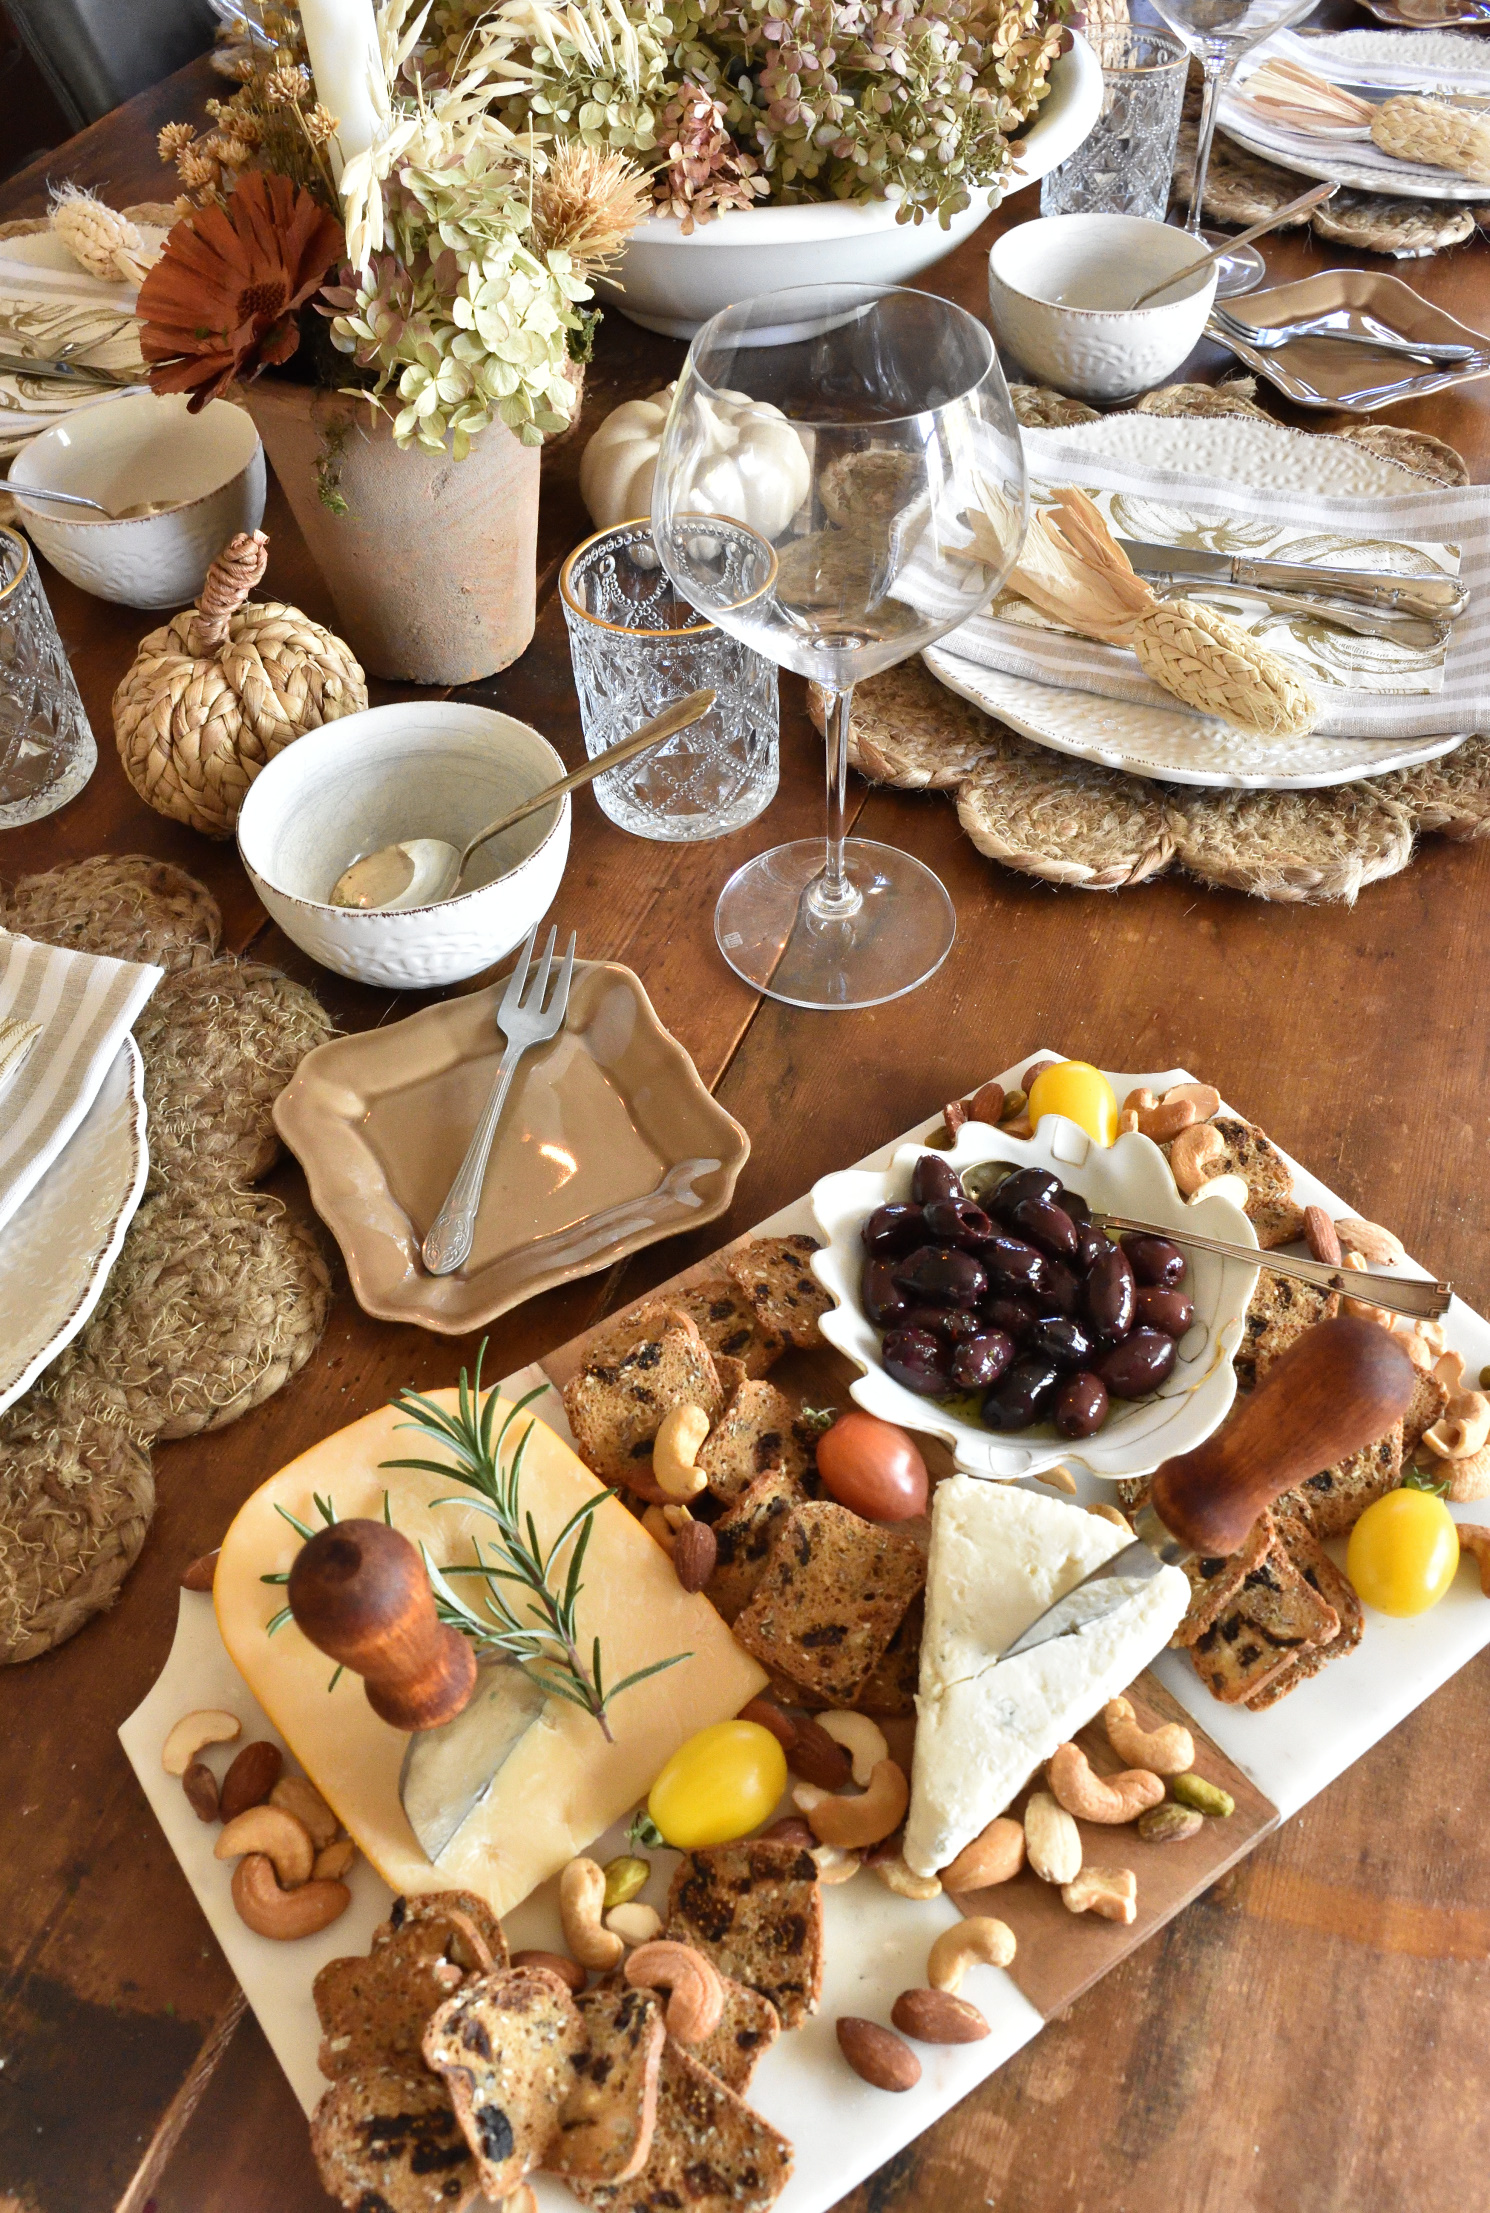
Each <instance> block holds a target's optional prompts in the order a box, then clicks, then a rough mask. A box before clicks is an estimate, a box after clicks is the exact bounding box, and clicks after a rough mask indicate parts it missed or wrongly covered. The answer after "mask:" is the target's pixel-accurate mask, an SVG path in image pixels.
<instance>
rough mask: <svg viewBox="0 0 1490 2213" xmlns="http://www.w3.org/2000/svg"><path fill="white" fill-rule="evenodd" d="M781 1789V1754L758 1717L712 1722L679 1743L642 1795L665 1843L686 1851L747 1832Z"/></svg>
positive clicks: (771, 1808) (783, 1767)
mask: <svg viewBox="0 0 1490 2213" xmlns="http://www.w3.org/2000/svg"><path fill="white" fill-rule="evenodd" d="M785 1789H786V1754H785V1753H784V1752H783V1751H782V1749H781V1746H780V1745H779V1744H778V1743H777V1741H776V1739H775V1737H773V1736H772V1734H771V1732H770V1730H769V1729H763V1728H762V1727H761V1725H760V1723H759V1722H758V1721H716V1722H715V1723H714V1725H713V1727H712V1728H709V1729H700V1730H699V1732H698V1735H697V1736H693V1737H690V1738H689V1739H688V1742H687V1743H686V1744H680V1745H679V1746H678V1749H677V1751H676V1752H675V1753H674V1754H673V1756H672V1758H671V1759H670V1760H669V1761H668V1763H667V1765H666V1767H665V1768H664V1769H663V1770H662V1773H661V1774H660V1775H659V1776H658V1778H657V1780H656V1782H655V1783H654V1784H653V1785H652V1792H651V1796H650V1797H649V1798H648V1800H647V1811H648V1813H649V1814H650V1815H651V1816H652V1819H653V1820H654V1821H655V1822H656V1824H657V1826H658V1828H659V1829H660V1830H661V1831H662V1833H663V1835H664V1836H665V1837H666V1839H667V1841H668V1843H669V1844H671V1845H674V1846H676V1848H677V1849H678V1851H680V1852H691V1851H693V1850H694V1849H695V1847H697V1846H698V1845H701V1844H728V1843H730V1842H731V1841H732V1840H733V1839H734V1838H735V1837H737V1836H748V1835H749V1834H750V1831H751V1830H752V1829H758V1828H759V1827H760V1825H761V1823H762V1822H763V1821H767V1820H769V1819H770V1817H771V1815H772V1813H774V1811H775V1809H776V1806H777V1803H778V1801H779V1799H780V1797H781V1794H782V1792H783V1791H784V1790H785Z"/></svg>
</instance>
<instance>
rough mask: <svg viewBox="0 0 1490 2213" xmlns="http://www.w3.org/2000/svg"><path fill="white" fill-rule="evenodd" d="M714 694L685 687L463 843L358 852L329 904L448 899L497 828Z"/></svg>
mask: <svg viewBox="0 0 1490 2213" xmlns="http://www.w3.org/2000/svg"><path fill="white" fill-rule="evenodd" d="M714 698H715V694H714V693H713V692H712V691H710V690H709V689H708V688H707V687H705V688H704V689H703V690H701V691H696V692H690V693H689V694H688V696H687V698H686V699H680V700H677V701H676V702H675V703H674V705H672V706H671V707H666V708H664V709H663V711H662V713H661V714H660V715H654V716H653V717H652V719H651V721H650V722H644V723H643V724H642V726H641V728H640V730H633V732H632V733H631V736H630V737H629V738H622V740H621V742H620V744H619V745H612V746H607V748H606V750H605V751H604V752H603V753H597V754H596V755H595V757H594V759H593V760H589V761H585V762H583V763H582V764H581V766H580V767H579V768H576V769H573V770H572V771H571V772H570V774H569V775H568V776H561V777H560V778H559V780H558V782H557V783H554V784H546V785H545V786H544V788H543V790H542V791H540V792H535V793H534V794H533V796H532V798H531V799H525V800H524V801H523V802H522V805H521V806H520V807H513V808H511V809H509V811H508V812H507V813H506V814H504V815H498V817H497V819H496V821H495V822H489V823H488V824H487V825H486V828H485V829H484V830H478V831H477V832H476V835H475V837H473V838H472V839H471V841H470V843H469V844H468V845H466V846H465V847H464V848H460V847H457V846H454V845H450V844H448V843H447V841H446V840H445V839H444V838H403V839H400V840H399V841H398V843H396V844H394V845H380V846H379V847H378V849H377V851H376V852H375V853H364V854H362V855H360V856H359V858H358V859H357V860H355V861H351V862H349V863H348V865H347V866H346V867H345V868H344V869H343V870H342V872H341V874H340V875H339V876H338V877H337V879H336V882H335V883H334V884H333V885H332V887H331V898H330V904H331V905H332V906H333V907H376V908H390V907H393V908H397V907H433V906H438V905H439V904H440V902H441V901H442V900H445V899H453V898H454V897H455V895H456V893H457V892H458V891H459V889H460V883H461V878H462V877H463V876H464V874H465V872H466V868H467V866H468V865H469V862H470V859H471V855H472V854H473V853H474V852H475V851H476V850H477V849H478V847H480V846H483V845H485V844H486V843H487V842H488V841H489V840H490V839H491V838H494V837H497V836H499V835H500V833H501V832H502V831H503V830H510V829H511V828H512V827H513V825H514V824H515V823H518V822H525V821H526V820H527V818H528V816H529V815H532V814H537V813H538V811H539V809H540V808H542V807H547V806H550V805H551V804H552V803H553V801H554V800H556V799H562V798H563V796H564V794H565V792H567V791H578V790H579V788H580V786H581V785H582V784H589V783H593V781H594V780H595V778H596V777H597V776H603V775H604V774H605V772H606V770H607V769H610V768H622V767H624V766H625V764H626V762H627V761H633V760H635V759H636V756H637V755H638V754H639V753H646V752H648V751H649V750H650V748H651V747H652V746H654V745H661V743H662V741H663V739H664V738H672V737H676V736H677V734H678V732H679V731H680V730H686V729H688V728H689V726H690V725H691V724H693V723H695V722H698V721H701V720H702V718H703V717H704V716H705V715H706V714H707V713H708V712H709V709H710V708H711V707H712V706H713V704H714Z"/></svg>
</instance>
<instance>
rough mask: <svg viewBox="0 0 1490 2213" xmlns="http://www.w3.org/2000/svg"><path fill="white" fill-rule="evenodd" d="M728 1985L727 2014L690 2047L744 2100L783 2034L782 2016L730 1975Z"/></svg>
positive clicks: (701, 2064) (709, 2068)
mask: <svg viewBox="0 0 1490 2213" xmlns="http://www.w3.org/2000/svg"><path fill="white" fill-rule="evenodd" d="M720 1979H721V1981H722V1982H723V1984H724V2011H723V2012H722V2013H721V2014H720V2016H719V2023H718V2026H717V2027H716V2028H715V2029H713V2030H712V2031H711V2032H710V2034H709V2035H708V2036H706V2037H705V2038H704V2039H703V2041H702V2042H701V2043H699V2044H691V2045H690V2046H689V2047H688V2048H689V2050H690V2051H691V2052H692V2054H693V2057H694V2058H695V2059H696V2060H697V2061H698V2063H699V2065H700V2066H701V2067H707V2068H708V2070H709V2073H710V2074H711V2075H715V2076H717V2077H718V2079H719V2080H720V2082H722V2083H723V2084H724V2086H725V2088H726V2089H727V2090H733V2091H734V2092H735V2094H736V2096H737V2097H743V2096H744V2094H745V2092H746V2090H748V2089H749V2087H750V2078H751V2076H752V2075H753V2074H754V2073H755V2069H756V2063H757V2061H758V2060H759V2058H760V2056H761V2054H762V2052H765V2051H769V2049H770V2047H771V2046H772V2045H773V2044H774V2043H775V2041H776V2039H777V2037H778V2036H779V2035H780V2034H781V2016H780V2014H779V2013H778V2012H777V2011H776V2008H775V2007H774V2006H773V2005H772V2003H771V2001H770V1999H769V1998H763V1997H762V1996H761V1994H760V1992H759V1991H758V1990H751V1989H749V1988H748V1987H747V1985H746V1984H744V1983H742V1982H734V1981H732V1980H731V1979H730V1977H729V1976H728V1975H724V1976H722V1977H721V1978H720Z"/></svg>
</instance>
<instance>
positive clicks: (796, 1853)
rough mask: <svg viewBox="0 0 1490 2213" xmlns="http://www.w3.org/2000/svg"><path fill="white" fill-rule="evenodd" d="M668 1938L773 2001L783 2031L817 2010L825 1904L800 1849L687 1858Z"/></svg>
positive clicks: (762, 1845) (672, 1898) (763, 1846)
mask: <svg viewBox="0 0 1490 2213" xmlns="http://www.w3.org/2000/svg"><path fill="white" fill-rule="evenodd" d="M663 1934H664V1936H665V1937H667V1938H669V1939H670V1940H672V1941H674V1942H676V1943H679V1944H692V1945H695V1946H696V1947H697V1949H698V1950H699V1951H701V1952H702V1953H704V1955H705V1956H706V1957H707V1958H708V1959H711V1960H712V1961H713V1962H714V1965H715V1966H716V1967H717V1968H718V1969H719V1972H720V1974H721V1975H728V1976H730V1977H731V1979H732V1980H733V1981H735V1982H742V1983H744V1984H745V1985H746V1986H747V1988H748V1989H751V1990H755V1991H758V1992H759V1993H760V1995H761V1996H762V1997H763V1998H768V1999H769V2000H770V2002H771V2004H772V2005H773V2006H774V2007H775V2008H776V2011H777V2013H778V2015H779V2016H780V2019H781V2026H782V2027H783V2028H784V2029H796V2028H800V2027H801V2025H802V2023H803V2022H804V2021H805V2020H806V2019H807V2016H808V2015H809V2014H810V2013H813V2012H815V2011H816V2010H817V2002H818V1999H819V1997H820V1996H821V1995H822V1986H823V1901H822V1889H821V1886H820V1885H819V1883H818V1879H817V1867H816V1865H815V1863H814V1861H813V1858H812V1855H811V1853H810V1852H804V1851H803V1850H802V1848H801V1846H800V1845H796V1844H782V1843H778V1842H776V1841H774V1840H773V1839H770V1838H759V1839H757V1840H756V1842H754V1843H742V1844H714V1845H708V1846H703V1847H701V1848H700V1849H699V1850H698V1851H696V1852H687V1853H685V1854H684V1856H683V1858H682V1860H681V1861H680V1862H679V1864H678V1866H677V1867H676V1869H675V1870H674V1872H673V1881H672V1888H671V1890H670V1891H669V1892H668V1901H667V1927H666V1929H665V1930H664V1931H663Z"/></svg>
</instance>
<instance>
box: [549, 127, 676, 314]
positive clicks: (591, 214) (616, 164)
mask: <svg viewBox="0 0 1490 2213" xmlns="http://www.w3.org/2000/svg"><path fill="white" fill-rule="evenodd" d="M650 203H651V190H650V184H649V181H648V179H647V178H646V176H645V175H644V174H643V172H642V171H641V170H640V169H638V168H637V166H636V164H635V163H634V162H631V161H628V160H627V158H626V156H625V155H624V154H617V153H612V152H611V151H610V150H609V149H608V148H607V147H603V146H586V145H585V144H584V143H583V141H582V140H580V139H574V138H571V139H561V140H560V142H559V144H558V145H557V146H555V147H554V149H553V150H552V152H551V153H550V154H549V156H548V158H547V160H546V162H545V163H544V166H543V168H542V170H541V171H539V172H538V173H537V174H536V175H535V176H534V179H533V234H534V241H535V244H536V247H537V249H538V251H539V252H540V253H545V254H546V253H553V252H557V253H563V254H567V255H568V256H569V260H570V263H571V265H572V266H573V268H574V270H575V271H576V273H577V274H578V275H580V276H582V277H584V278H585V279H586V280H587V281H588V280H589V279H590V278H592V277H594V276H596V275H597V274H598V273H599V272H601V271H603V270H606V269H609V268H611V267H612V266H613V265H614V264H615V262H616V261H617V260H618V258H619V257H620V255H621V254H622V252H623V251H624V250H625V246H626V241H627V239H628V238H629V237H630V236H631V233H632V232H633V231H634V230H635V229H636V226H637V224H638V223H639V222H641V221H642V219H643V217H644V216H646V215H647V214H648V213H649V212H650Z"/></svg>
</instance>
